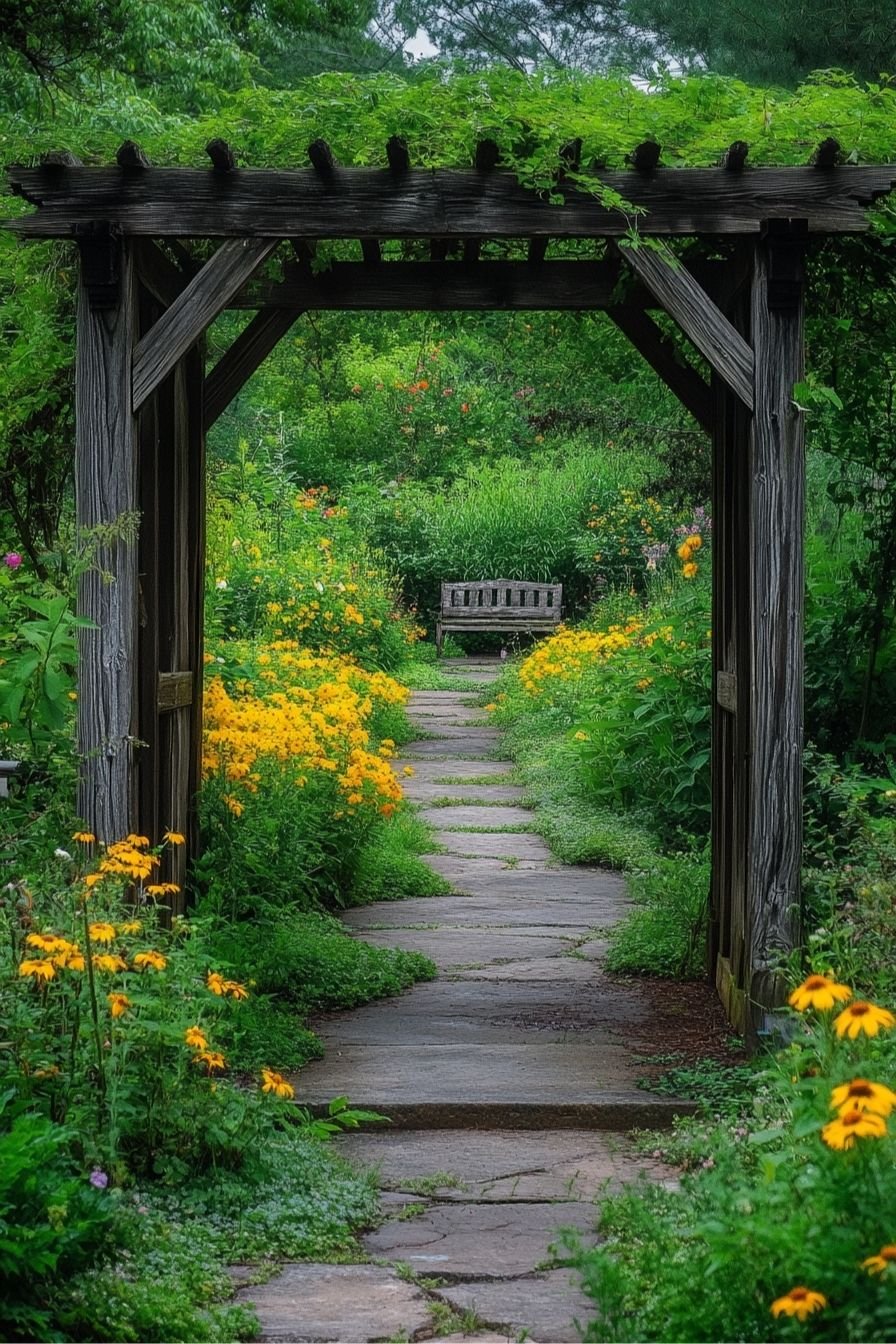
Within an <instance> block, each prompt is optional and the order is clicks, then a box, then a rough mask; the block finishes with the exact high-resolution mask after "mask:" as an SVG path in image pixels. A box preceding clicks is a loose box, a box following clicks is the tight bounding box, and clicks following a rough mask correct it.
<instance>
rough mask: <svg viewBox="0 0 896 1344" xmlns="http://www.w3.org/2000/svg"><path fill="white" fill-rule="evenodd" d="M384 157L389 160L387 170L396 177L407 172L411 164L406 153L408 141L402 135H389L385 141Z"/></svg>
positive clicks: (409, 157)
mask: <svg viewBox="0 0 896 1344" xmlns="http://www.w3.org/2000/svg"><path fill="white" fill-rule="evenodd" d="M386 158H387V159H388V161H389V170H390V172H392V173H393V174H394V175H395V176H396V177H401V176H402V175H403V174H404V173H406V172H408V170H409V169H410V166H411V156H410V154H409V153H408V142H407V140H405V138H404V136H402V135H390V136H389V139H388V140H387V141H386Z"/></svg>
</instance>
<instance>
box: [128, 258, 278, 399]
mask: <svg viewBox="0 0 896 1344" xmlns="http://www.w3.org/2000/svg"><path fill="white" fill-rule="evenodd" d="M276 247H277V241H276V239H265V240H261V239H256V240H255V241H252V242H242V241H240V240H239V239H236V238H234V239H232V240H231V241H229V242H226V243H223V244H222V245H221V247H219V248H218V251H217V252H216V253H215V254H214V256H213V257H212V258H211V260H210V261H207V262H206V263H205V265H204V266H203V268H202V270H201V271H199V273H198V274H197V275H194V276H193V278H192V280H190V282H189V284H188V285H187V287H186V288H185V289H184V290H183V292H182V293H181V294H180V295H179V296H178V298H177V299H175V301H174V303H172V305H171V307H170V308H168V309H167V310H166V312H164V313H163V314H162V316H161V317H160V318H159V320H158V322H156V324H155V326H153V327H152V328H151V329H150V330H149V331H148V332H147V333H146V335H145V336H144V337H143V338H142V339H141V340H140V342H139V343H138V345H137V347H136V349H135V350H134V372H133V408H134V410H135V411H137V410H139V409H140V407H141V406H142V405H143V403H144V401H145V400H146V398H147V397H148V396H150V395H151V394H152V393H153V392H154V391H155V389H156V388H157V387H158V385H159V383H161V382H162V380H163V379H164V378H166V377H167V376H168V374H169V373H170V372H171V370H172V369H173V368H174V366H175V364H176V363H177V362H178V360H179V359H181V358H182V356H183V355H185V354H186V352H187V351H188V350H189V349H190V346H192V345H195V344H196V342H197V341H198V340H199V338H200V337H201V335H202V333H203V332H204V331H205V329H206V327H207V326H208V325H209V323H211V322H213V321H214V320H215V318H216V317H217V316H218V314H219V313H220V312H221V311H222V309H224V308H226V307H227V304H228V302H229V300H230V299H231V298H232V297H233V295H234V294H235V293H236V292H237V290H238V289H239V288H240V287H241V286H242V285H244V284H245V283H246V281H247V280H248V279H249V277H250V276H251V275H252V273H253V272H254V271H255V270H257V268H258V267H259V266H260V265H261V264H262V262H263V261H265V260H266V258H267V257H269V256H270V255H271V253H272V252H273V251H274V249H275V248H276Z"/></svg>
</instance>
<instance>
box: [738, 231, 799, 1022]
mask: <svg viewBox="0 0 896 1344" xmlns="http://www.w3.org/2000/svg"><path fill="white" fill-rule="evenodd" d="M781 241H784V240H780V239H778V238H776V237H769V238H768V239H767V240H766V241H764V242H762V243H760V244H759V245H758V246H757V248H756V261H755V270H754V278H753V286H752V301H751V316H750V326H751V335H752V342H753V349H754V351H755V354H756V372H755V378H756V394H755V410H754V413H753V434H752V495H751V500H750V527H751V533H752V536H751V554H750V581H751V590H752V602H751V606H752V618H753V639H752V674H751V700H752V704H751V726H752V743H751V753H750V773H751V785H750V794H751V800H752V801H751V817H750V844H749V878H748V883H749V885H748V891H747V913H748V928H747V937H748V943H749V958H750V968H751V972H752V975H751V980H750V984H749V994H750V998H751V1000H752V1001H753V1004H754V1005H755V1007H754V1014H755V1016H754V1023H755V1026H756V1027H757V1029H759V1030H762V1029H763V1027H764V1025H765V1022H764V1020H763V1019H764V1017H765V1014H767V1013H768V1012H769V1010H772V1009H774V1008H776V1007H778V1006H779V1005H780V1004H781V1003H782V1002H783V999H784V994H785V989H786V986H785V979H784V976H783V974H782V970H781V961H782V959H783V958H785V957H786V956H787V954H788V953H789V952H790V951H791V950H792V949H793V948H794V947H795V946H797V945H798V942H799V934H800V862H801V841H802V829H803V807H802V771H803V762H802V749H803V656H804V655H803V613H804V602H805V573H804V560H803V550H804V538H803V533H804V512H805V477H806V468H805V444H804V424H803V416H802V412H801V411H800V410H799V408H798V407H797V405H796V403H795V402H794V399H793V389H794V385H795V384H796V383H798V382H799V381H800V380H801V379H802V377H803V371H804V354H803V296H802V290H801V288H800V289H798V290H797V291H795V292H793V291H791V294H790V301H789V302H788V303H787V304H786V305H785V304H783V303H782V302H781V301H780V300H777V301H776V300H775V299H774V297H773V293H772V285H771V279H772V275H773V272H774V269H775V262H774V253H775V250H776V248H777V247H778V246H779V245H780V242H781Z"/></svg>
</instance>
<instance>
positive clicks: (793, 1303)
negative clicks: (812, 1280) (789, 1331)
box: [771, 1285, 828, 1321]
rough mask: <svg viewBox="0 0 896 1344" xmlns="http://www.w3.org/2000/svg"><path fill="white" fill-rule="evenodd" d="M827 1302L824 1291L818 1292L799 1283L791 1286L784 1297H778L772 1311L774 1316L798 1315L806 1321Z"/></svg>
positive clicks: (799, 1318) (798, 1317)
mask: <svg viewBox="0 0 896 1344" xmlns="http://www.w3.org/2000/svg"><path fill="white" fill-rule="evenodd" d="M827 1304H828V1300H827V1298H826V1297H825V1295H824V1293H816V1292H815V1291H814V1290H813V1289H811V1288H805V1287H803V1286H802V1285H799V1286H798V1287H796V1288H791V1290H790V1292H789V1293H785V1294H784V1296H783V1297H776V1298H775V1300H774V1302H773V1303H772V1305H771V1313H772V1315H773V1316H796V1317H797V1319H798V1320H800V1321H804V1320H805V1319H806V1317H807V1316H811V1315H812V1313H813V1311H821V1310H822V1308H823V1307H826V1306H827Z"/></svg>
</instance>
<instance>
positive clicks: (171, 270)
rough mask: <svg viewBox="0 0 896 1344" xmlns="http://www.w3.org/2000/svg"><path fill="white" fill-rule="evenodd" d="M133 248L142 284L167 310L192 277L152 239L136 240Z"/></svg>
mask: <svg viewBox="0 0 896 1344" xmlns="http://www.w3.org/2000/svg"><path fill="white" fill-rule="evenodd" d="M133 247H134V258H135V260H136V263H137V275H138V278H139V280H140V283H141V284H142V285H145V286H146V288H147V289H148V290H149V292H150V294H152V296H153V297H154V298H156V299H158V300H159V302H160V303H163V304H164V305H165V307H166V308H167V307H168V306H169V305H170V304H172V303H174V300H175V299H177V298H178V297H179V296H180V294H181V293H182V292H183V290H184V289H185V288H186V287H187V284H188V283H189V280H190V277H189V276H188V275H185V274H184V272H183V271H182V270H180V268H179V267H177V266H175V264H174V262H173V261H170V260H169V259H168V257H166V256H165V253H164V252H163V251H162V249H161V248H160V247H158V246H157V245H156V244H155V243H154V242H153V241H152V239H151V238H135V239H134V243H133Z"/></svg>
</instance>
